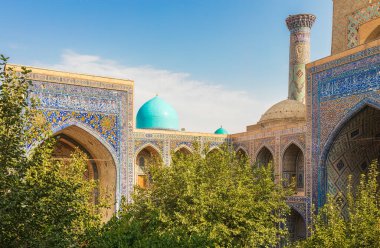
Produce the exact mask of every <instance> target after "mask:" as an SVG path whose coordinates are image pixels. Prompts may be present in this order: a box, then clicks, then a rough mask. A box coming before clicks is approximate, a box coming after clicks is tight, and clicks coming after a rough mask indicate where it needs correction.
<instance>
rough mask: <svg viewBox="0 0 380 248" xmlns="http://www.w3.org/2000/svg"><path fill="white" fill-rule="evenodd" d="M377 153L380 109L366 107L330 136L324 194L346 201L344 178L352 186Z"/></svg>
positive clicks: (342, 201)
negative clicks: (325, 190)
mask: <svg viewBox="0 0 380 248" xmlns="http://www.w3.org/2000/svg"><path fill="white" fill-rule="evenodd" d="M379 155H380V110H379V109H376V108H374V107H370V106H366V107H364V108H363V109H362V110H361V111H359V112H357V113H356V114H354V115H353V116H352V117H351V118H350V119H349V120H348V121H347V122H345V123H344V124H343V125H342V127H341V128H340V131H339V132H338V134H337V135H336V136H335V137H334V138H333V140H332V143H331V146H330V148H329V150H328V153H327V158H326V160H325V165H326V168H327V185H326V186H327V193H328V194H330V195H331V196H332V197H333V198H334V199H335V200H336V201H339V203H341V207H342V209H344V208H345V206H346V204H347V198H346V197H347V186H348V182H349V180H348V177H349V176H350V175H351V177H352V179H351V181H352V184H353V187H354V188H355V186H356V185H357V184H358V183H359V180H360V175H361V174H363V173H366V172H367V170H368V167H369V164H370V163H371V161H373V160H376V159H377V160H378V159H379Z"/></svg>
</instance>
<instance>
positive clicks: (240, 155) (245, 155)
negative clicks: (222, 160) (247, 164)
mask: <svg viewBox="0 0 380 248" xmlns="http://www.w3.org/2000/svg"><path fill="white" fill-rule="evenodd" d="M236 156H237V157H238V158H248V153H247V152H246V151H245V150H244V149H243V148H242V147H239V148H238V149H237V151H236Z"/></svg>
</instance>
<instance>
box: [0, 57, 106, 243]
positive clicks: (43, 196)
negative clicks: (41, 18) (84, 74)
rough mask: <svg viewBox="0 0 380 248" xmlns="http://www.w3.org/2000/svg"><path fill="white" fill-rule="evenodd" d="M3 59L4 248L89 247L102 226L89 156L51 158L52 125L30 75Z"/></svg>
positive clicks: (0, 216)
mask: <svg viewBox="0 0 380 248" xmlns="http://www.w3.org/2000/svg"><path fill="white" fill-rule="evenodd" d="M0 60H1V61H2V63H1V69H0V247H74V246H75V247H78V246H85V245H86V242H87V237H86V234H87V231H88V230H90V229H92V228H95V227H97V226H98V225H99V223H100V219H99V214H98V211H97V207H96V206H94V205H93V204H92V203H91V199H92V192H93V190H94V187H95V186H96V182H94V181H91V180H85V177H84V174H85V170H86V168H87V162H86V157H85V156H84V154H83V153H81V152H80V151H78V152H76V153H74V154H73V155H72V159H71V160H70V161H69V162H61V161H57V160H54V159H53V157H52V151H53V147H54V141H55V140H54V138H51V133H50V132H49V130H50V126H49V125H48V124H47V123H46V121H45V117H44V115H43V114H42V112H41V111H39V110H38V100H37V99H32V98H31V97H30V96H29V86H30V84H31V82H30V81H29V80H28V74H29V72H30V71H28V70H27V69H26V68H22V70H21V71H18V72H16V71H14V69H12V67H9V66H7V65H6V62H7V58H5V57H4V56H1V57H0ZM33 147H35V148H33Z"/></svg>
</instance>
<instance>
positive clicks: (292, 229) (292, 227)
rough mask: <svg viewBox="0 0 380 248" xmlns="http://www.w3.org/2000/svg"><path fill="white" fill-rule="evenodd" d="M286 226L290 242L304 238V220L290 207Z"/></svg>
mask: <svg viewBox="0 0 380 248" xmlns="http://www.w3.org/2000/svg"><path fill="white" fill-rule="evenodd" d="M287 226H288V231H289V240H290V241H291V242H294V241H297V240H302V239H305V238H306V222H305V220H304V218H303V217H302V215H301V214H299V213H298V212H297V211H296V210H294V209H293V208H291V210H290V215H289V216H288V218H287Z"/></svg>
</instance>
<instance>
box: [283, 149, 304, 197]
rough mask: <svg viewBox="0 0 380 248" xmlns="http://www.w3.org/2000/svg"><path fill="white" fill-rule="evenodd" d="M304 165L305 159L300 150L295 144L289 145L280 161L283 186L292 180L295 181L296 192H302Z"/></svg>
mask: <svg viewBox="0 0 380 248" xmlns="http://www.w3.org/2000/svg"><path fill="white" fill-rule="evenodd" d="M304 164H305V159H304V155H303V152H302V150H301V149H300V148H299V147H298V146H297V145H295V144H291V145H290V146H289V147H288V148H287V149H286V150H285V152H284V156H283V159H282V178H283V180H284V181H283V182H284V184H285V186H287V185H289V184H290V183H291V181H292V179H294V180H295V184H296V189H297V192H300V193H302V192H303V191H304V167H305V166H304Z"/></svg>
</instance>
